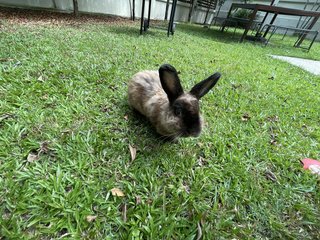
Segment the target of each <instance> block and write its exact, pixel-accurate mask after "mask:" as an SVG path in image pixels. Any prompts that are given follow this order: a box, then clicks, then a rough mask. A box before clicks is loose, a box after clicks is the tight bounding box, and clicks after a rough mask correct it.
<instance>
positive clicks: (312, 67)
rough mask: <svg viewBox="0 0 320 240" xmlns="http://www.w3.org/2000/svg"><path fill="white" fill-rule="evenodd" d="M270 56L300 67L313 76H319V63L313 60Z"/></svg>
mask: <svg viewBox="0 0 320 240" xmlns="http://www.w3.org/2000/svg"><path fill="white" fill-rule="evenodd" d="M270 56H271V57H273V58H276V59H280V60H282V61H285V62H288V63H290V64H292V65H295V66H297V67H300V68H302V69H304V70H306V71H308V72H310V73H313V74H315V75H320V61H314V60H309V59H303V58H295V57H285V56H277V55H270Z"/></svg>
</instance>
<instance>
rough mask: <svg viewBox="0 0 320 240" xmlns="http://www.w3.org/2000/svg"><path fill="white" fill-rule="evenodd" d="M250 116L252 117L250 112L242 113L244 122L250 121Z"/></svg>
mask: <svg viewBox="0 0 320 240" xmlns="http://www.w3.org/2000/svg"><path fill="white" fill-rule="evenodd" d="M250 118H251V117H250V115H249V113H245V114H243V115H242V117H241V120H242V121H243V122H248V121H249V120H250Z"/></svg>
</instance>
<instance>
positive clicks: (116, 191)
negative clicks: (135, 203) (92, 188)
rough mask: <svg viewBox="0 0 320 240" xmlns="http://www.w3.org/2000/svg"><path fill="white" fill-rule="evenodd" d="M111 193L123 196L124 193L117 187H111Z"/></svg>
mask: <svg viewBox="0 0 320 240" xmlns="http://www.w3.org/2000/svg"><path fill="white" fill-rule="evenodd" d="M111 193H112V195H113V196H117V197H124V193H123V192H122V191H121V190H120V189H119V188H112V189H111Z"/></svg>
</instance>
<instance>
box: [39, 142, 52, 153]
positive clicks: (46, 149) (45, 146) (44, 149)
mask: <svg viewBox="0 0 320 240" xmlns="http://www.w3.org/2000/svg"><path fill="white" fill-rule="evenodd" d="M49 144H50V142H49V141H44V142H42V143H40V148H39V153H45V154H47V153H48V152H49V150H50V149H49Z"/></svg>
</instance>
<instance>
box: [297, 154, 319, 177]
mask: <svg viewBox="0 0 320 240" xmlns="http://www.w3.org/2000/svg"><path fill="white" fill-rule="evenodd" d="M301 162H302V164H303V168H304V169H309V170H310V171H311V173H313V174H318V175H320V161H318V160H314V159H311V158H305V159H303V160H302V161H301Z"/></svg>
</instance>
